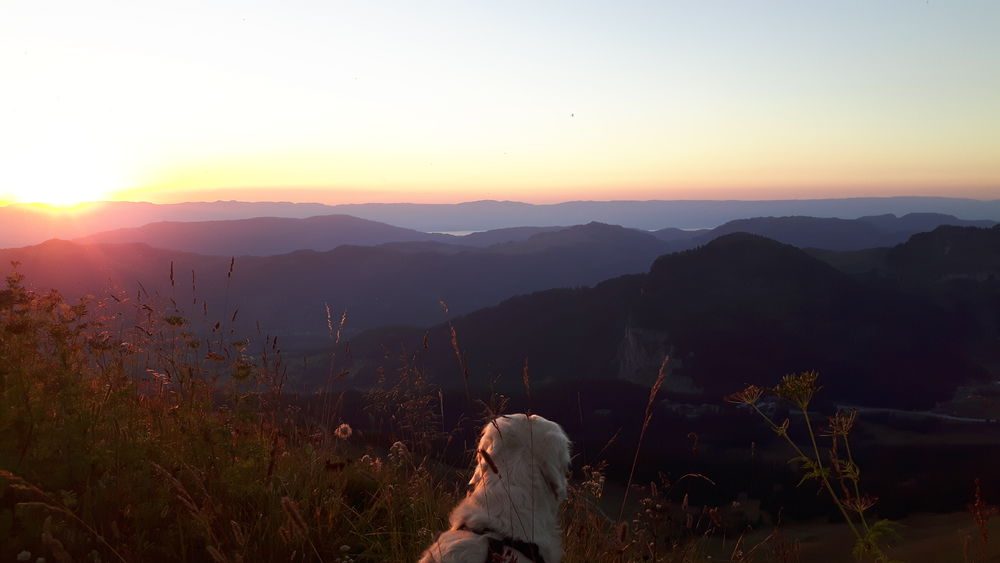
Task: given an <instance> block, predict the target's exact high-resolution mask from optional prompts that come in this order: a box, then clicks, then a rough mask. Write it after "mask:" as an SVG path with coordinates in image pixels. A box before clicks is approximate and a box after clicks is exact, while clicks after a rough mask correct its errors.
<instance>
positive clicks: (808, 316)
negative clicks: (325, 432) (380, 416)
mask: <svg viewBox="0 0 1000 563" xmlns="http://www.w3.org/2000/svg"><path fill="white" fill-rule="evenodd" d="M954 323H955V319H954V318H952V317H951V316H949V315H948V314H947V313H946V312H945V311H943V310H942V309H941V308H940V307H939V306H937V305H934V304H932V303H930V302H928V301H927V300H924V299H922V298H919V297H916V296H909V295H906V294H903V293H900V292H898V291H894V290H891V289H886V288H881V287H876V286H869V285H866V284H863V283H861V282H859V281H856V280H854V279H853V278H851V277H849V276H847V275H846V274H843V273H841V272H839V271H837V270H835V269H834V268H833V267H831V266H828V265H827V264H825V263H823V262H821V261H819V260H817V259H815V258H812V257H811V256H809V255H808V254H806V253H805V252H803V251H801V250H798V249H796V248H794V247H791V246H787V245H783V244H780V243H777V242H774V241H771V240H768V239H765V238H762V237H757V236H753V235H746V234H734V235H728V236H725V237H722V238H719V239H717V240H715V241H713V242H712V243H710V244H708V245H706V246H704V247H702V248H699V249H696V250H691V251H688V252H683V253H679V254H674V255H667V256H663V257H661V258H659V259H658V260H657V261H656V262H655V263H654V264H653V266H652V268H651V269H650V271H649V273H648V274H645V275H639V276H628V277H624V278H619V279H616V280H611V281H608V282H605V283H602V284H600V285H598V286H597V287H595V288H592V289H580V290H574V291H570V290H553V291H547V292H542V293H537V294H534V295H530V296H525V297H518V298H515V299H511V300H509V301H506V302H504V303H502V304H500V305H499V306H497V307H493V308H490V309H486V310H483V311H477V312H476V313H473V314H470V315H467V316H464V317H461V318H459V319H456V320H455V321H454V326H455V328H456V330H457V333H458V334H459V337H460V339H461V344H462V347H463V350H464V352H465V357H466V361H467V362H468V366H469V369H470V371H471V372H472V373H476V374H479V376H480V379H479V380H478V381H477V384H478V385H487V384H489V382H490V381H492V380H493V379H494V378H496V377H499V378H500V379H499V380H498V383H497V385H499V388H504V387H505V386H506V387H507V388H516V385H517V384H518V374H519V370H520V369H521V367H522V366H523V362H524V360H525V358H527V359H528V361H529V363H530V364H531V365H532V366H533V367H532V369H533V374H535V377H536V378H538V379H539V380H541V381H551V380H572V381H580V380H586V379H614V378H624V379H630V380H633V381H640V382H648V381H651V379H652V378H653V377H655V371H656V368H657V366H658V361H659V359H661V358H662V356H663V355H664V354H670V356H671V357H672V358H673V361H672V364H671V365H672V366H674V369H673V370H672V372H671V375H670V383H668V385H672V386H673V388H674V389H675V391H676V392H679V393H682V394H686V395H688V396H690V397H691V398H701V399H703V400H711V401H717V400H718V398H719V397H721V396H722V395H723V394H725V393H726V392H728V391H729V390H731V389H734V388H738V387H741V386H743V385H744V384H747V383H757V384H762V385H769V384H773V383H774V382H775V378H776V377H777V376H778V375H780V374H781V373H784V372H786V371H791V370H796V369H808V368H815V369H819V370H820V371H822V372H823V373H824V374H825V375H826V377H825V381H826V387H827V389H828V391H829V393H830V395H831V397H832V398H833V399H835V400H842V401H852V402H857V403H863V404H883V405H893V406H905V407H926V406H930V405H932V404H933V403H934V402H935V401H937V400H943V399H946V398H948V397H949V396H950V393H951V391H952V390H953V389H954V388H955V387H956V386H957V385H959V384H961V383H963V382H966V381H970V380H975V379H977V378H979V377H982V376H983V375H984V373H985V372H984V370H983V369H982V368H980V367H977V366H976V365H974V364H973V363H972V362H970V361H969V360H968V359H967V358H966V357H965V355H964V354H963V350H964V346H965V345H966V342H965V341H964V337H963V336H960V335H963V334H964V333H963V331H962V330H959V328H958V327H956V326H954ZM448 331H449V328H448V326H438V327H435V328H432V329H430V330H429V331H428V332H426V337H427V341H428V342H431V343H434V344H436V348H435V347H433V346H432V347H431V348H430V350H428V351H427V352H426V353H423V352H422V353H421V357H423V358H424V359H425V361H426V362H427V365H428V367H430V369H431V372H432V373H434V374H438V378H439V380H441V382H442V383H443V384H445V385H449V384H453V385H458V384H460V383H461V379H460V378H459V377H455V376H454V374H456V373H457V367H456V365H455V358H454V354H453V353H452V351H451V350H450V349H449V346H448V345H447V343H448V341H449V332H448ZM424 336H425V332H424V331H422V330H405V329H395V330H392V331H372V332H369V333H366V334H364V335H360V336H359V337H358V338H356V339H355V340H354V342H353V345H354V350H355V353H356V357H357V358H359V360H360V363H359V365H358V366H357V369H358V375H359V377H360V380H359V383H361V382H363V381H364V378H365V377H366V375H365V374H369V376H370V373H371V372H370V371H368V370H370V369H372V368H374V367H375V366H377V365H389V366H391V365H392V363H393V362H394V361H396V360H397V359H398V354H399V353H401V352H402V351H409V352H411V353H412V352H416V351H418V350H420V348H421V346H422V344H421V343H422V342H423V338H424ZM511 350H516V351H517V353H516V354H515V353H512V352H511Z"/></svg>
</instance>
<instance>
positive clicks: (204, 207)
mask: <svg viewBox="0 0 1000 563" xmlns="http://www.w3.org/2000/svg"><path fill="white" fill-rule="evenodd" d="M922 212H931V213H944V214H950V215H954V216H956V217H960V218H963V219H989V220H994V221H998V220H1000V200H972V199H959V198H935V197H888V198H850V199H814V200H773V201H694V200H684V201H669V200H654V201H576V202H565V203H557V204H527V203H519V202H504V201H479V202H467V203H459V204H402V203H401V204H345V205H324V204H318V203H288V202H237V201H216V202H200V203H176V204H152V203H141V202H106V203H98V204H90V205H86V206H84V209H83V210H80V211H77V210H72V211H70V210H63V211H55V212H42V211H39V210H37V209H35V208H32V207H30V206H24V205H8V206H3V207H0V248H11V247H17V246H26V245H30V244H37V243H40V242H42V241H45V240H48V239H51V238H62V239H75V238H80V237H85V236H88V235H92V234H94V233H97V232H102V231H108V230H114V229H120V228H132V227H141V226H142V225H146V224H149V223H155V222H161V221H185V222H189V221H219V220H232V219H249V218H253V217H285V218H306V217H313V216H319V215H334V214H346V215H352V216H354V217H357V218H360V219H367V220H370V221H378V222H382V223H387V224H390V225H394V226H396V227H400V228H406V229H413V230H417V231H422V232H441V231H484V230H494V229H505V228H512V227H530V226H567V225H579V224H585V223H589V222H591V221H598V222H603V223H609V224H615V225H623V226H625V227H630V228H636V229H640V230H647V231H649V230H654V229H662V228H663V227H666V226H670V227H676V228H681V229H709V228H715V227H717V226H719V225H722V224H723V223H726V222H727V221H732V220H736V219H743V218H746V217H765V216H793V215H804V216H813V217H840V218H845V219H852V218H858V217H863V216H872V215H881V214H885V213H892V214H896V215H905V214H908V213H922Z"/></svg>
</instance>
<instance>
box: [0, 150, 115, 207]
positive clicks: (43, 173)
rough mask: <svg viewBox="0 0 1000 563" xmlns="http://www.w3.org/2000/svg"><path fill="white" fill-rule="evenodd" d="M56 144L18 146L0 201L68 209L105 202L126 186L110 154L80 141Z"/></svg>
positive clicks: (7, 173) (1, 188) (4, 179)
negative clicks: (89, 203)
mask: <svg viewBox="0 0 1000 563" xmlns="http://www.w3.org/2000/svg"><path fill="white" fill-rule="evenodd" d="M58 145H59V146H53V145H52V144H50V145H47V146H44V147H40V146H37V145H36V147H30V148H28V147H21V148H20V150H18V151H17V154H16V158H14V159H12V160H11V163H10V165H9V166H8V167H6V168H5V170H4V171H3V174H2V176H3V178H2V179H3V183H2V187H0V200H6V201H10V202H13V203H20V204H32V203H37V204H43V205H45V206H48V207H58V208H69V207H75V206H79V205H80V204H82V203H87V202H95V201H102V200H106V199H108V198H109V197H111V196H112V195H113V194H114V193H115V192H116V191H117V190H120V189H122V188H124V187H126V186H127V185H128V184H127V181H126V180H125V174H123V173H122V170H121V169H120V167H118V166H116V165H115V163H114V162H113V161H112V160H111V159H110V158H109V155H111V154H113V152H111V151H107V150H104V149H103V148H102V147H96V146H94V145H93V143H90V144H89V145H88V143H85V142H80V141H79V140H72V141H71V140H69V139H66V140H65V141H64V142H63V143H59V144H58ZM32 148H34V150H32Z"/></svg>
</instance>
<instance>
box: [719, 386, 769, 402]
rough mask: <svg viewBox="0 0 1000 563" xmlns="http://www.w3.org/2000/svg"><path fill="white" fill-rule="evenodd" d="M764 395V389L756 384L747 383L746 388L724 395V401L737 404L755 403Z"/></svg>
mask: <svg viewBox="0 0 1000 563" xmlns="http://www.w3.org/2000/svg"><path fill="white" fill-rule="evenodd" d="M762 396H764V389H763V388H761V387H758V386H756V385H748V386H747V388H746V389H744V390H742V391H738V392H736V393H733V394H732V395H729V396H727V397H726V401H728V402H730V403H735V404H737V405H751V406H752V405H756V404H757V401H760V398H761V397H762Z"/></svg>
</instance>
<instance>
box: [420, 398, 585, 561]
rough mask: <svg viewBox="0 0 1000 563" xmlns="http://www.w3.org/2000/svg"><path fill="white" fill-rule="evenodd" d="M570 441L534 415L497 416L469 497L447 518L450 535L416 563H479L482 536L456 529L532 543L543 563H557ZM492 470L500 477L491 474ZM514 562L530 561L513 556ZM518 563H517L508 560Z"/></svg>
mask: <svg viewBox="0 0 1000 563" xmlns="http://www.w3.org/2000/svg"><path fill="white" fill-rule="evenodd" d="M569 447H570V443H569V438H567V437H566V433H565V432H563V430H562V428H560V426H559V425H558V424H556V423H555V422H552V421H550V420H546V419H544V418H542V417H540V416H538V415H531V416H530V417H529V416H527V415H524V414H511V415H507V416H501V417H499V418H497V419H495V420H494V421H493V422H490V423H488V424H486V426H484V427H483V432H482V435H481V437H480V439H479V450H480V451H484V452H486V454H487V456H488V458H489V459H487V456H484V455H482V454H478V455H477V456H476V458H477V464H476V469H475V471H474V472H473V474H472V479H471V480H470V481H469V486H470V491H469V494H468V495H467V496H466V497H465V499H463V500H462V502H460V503H459V504H458V506H456V507H455V509H454V510H452V512H451V517H450V518H449V523H450V525H451V529H450V530H448V531H447V532H444V533H442V534H441V535H440V536H438V539H437V541H435V542H434V543H433V544H432V545H431V546H430V547H429V548H427V550H426V551H425V552H424V554H423V556H422V557H421V558H420V563H483V562H484V561H486V556H487V552H488V550H489V543H488V540H487V538H486V537H485V536H483V535H480V534H477V533H475V532H471V531H467V530H460V529H459V528H460V527H463V526H464V527H466V528H469V529H470V530H492V531H494V532H496V533H492V534H489V535H491V536H493V537H501V536H505V537H509V538H513V539H516V540H520V541H524V542H527V543H533V544H535V545H537V546H538V550H539V553H540V554H541V556H542V557H543V558H545V563H559V562H560V561H561V560H562V555H563V552H562V533H561V532H560V530H559V505H560V503H562V501H564V500H566V486H567V481H566V479H567V473H568V471H569V464H570V454H569ZM489 460H492V461H493V462H494V463H495V464H496V468H497V470H498V471H499V474H497V473H495V472H494V471H493V469H492V468H491V467H490V463H489ZM510 552H511V553H512V554H513V555H516V556H517V558H516V561H519V562H521V563H527V562H528V561H531V558H530V557H529V556H528V555H527V554H524V553H519V552H517V551H516V550H513V549H511V550H510ZM510 560H511V561H513V560H515V559H514V558H511V559H510Z"/></svg>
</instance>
